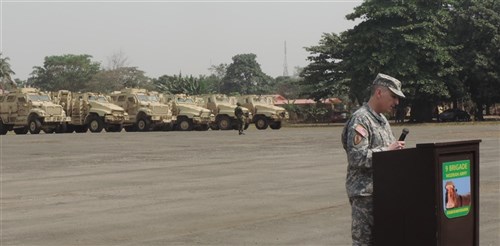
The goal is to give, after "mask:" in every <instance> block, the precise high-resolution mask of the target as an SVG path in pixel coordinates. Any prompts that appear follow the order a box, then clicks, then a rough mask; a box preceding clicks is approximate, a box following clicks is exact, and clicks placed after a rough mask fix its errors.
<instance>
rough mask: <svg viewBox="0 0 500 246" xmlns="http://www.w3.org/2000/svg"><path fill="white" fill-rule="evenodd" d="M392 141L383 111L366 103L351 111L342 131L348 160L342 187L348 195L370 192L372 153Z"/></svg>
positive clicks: (371, 183) (371, 187) (392, 136)
mask: <svg viewBox="0 0 500 246" xmlns="http://www.w3.org/2000/svg"><path fill="white" fill-rule="evenodd" d="M395 141H396V139H395V138H394V135H393V134H392V130H391V126H390V125H389V122H388V121H387V119H386V118H385V116H384V115H382V114H378V113H376V112H374V111H373V110H372V109H371V108H370V107H369V106H368V104H366V103H365V104H364V105H363V106H362V107H361V108H360V109H358V110H357V111H356V112H354V114H353V115H352V116H351V118H350V119H349V121H347V123H346V125H345V127H344V131H343V132H342V145H343V146H344V149H345V151H346V153H347V162H348V165H347V177H346V189H347V195H348V196H349V197H353V196H370V195H372V193H373V169H372V154H373V152H379V151H386V150H387V147H388V146H389V145H390V144H391V143H393V142H395Z"/></svg>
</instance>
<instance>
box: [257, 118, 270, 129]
mask: <svg viewBox="0 0 500 246" xmlns="http://www.w3.org/2000/svg"><path fill="white" fill-rule="evenodd" d="M268 126H269V123H268V122H267V119H266V118H265V117H259V118H257V120H256V121H255V128H257V129H259V130H265V129H267V127H268Z"/></svg>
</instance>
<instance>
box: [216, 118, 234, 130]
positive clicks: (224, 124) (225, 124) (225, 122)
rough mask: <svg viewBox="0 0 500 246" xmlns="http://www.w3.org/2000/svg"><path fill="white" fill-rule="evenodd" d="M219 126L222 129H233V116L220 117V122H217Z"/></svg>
mask: <svg viewBox="0 0 500 246" xmlns="http://www.w3.org/2000/svg"><path fill="white" fill-rule="evenodd" d="M217 126H218V127H219V129H221V130H231V129H233V126H232V125H231V118H229V117H228V116H222V117H220V118H219V122H218V123H217Z"/></svg>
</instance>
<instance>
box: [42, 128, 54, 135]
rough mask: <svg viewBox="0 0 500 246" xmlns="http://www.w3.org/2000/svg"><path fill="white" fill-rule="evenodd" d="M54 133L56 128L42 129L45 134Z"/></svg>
mask: <svg viewBox="0 0 500 246" xmlns="http://www.w3.org/2000/svg"><path fill="white" fill-rule="evenodd" d="M55 131H56V128H47V129H43V132H45V133H46V134H52V133H54V132H55Z"/></svg>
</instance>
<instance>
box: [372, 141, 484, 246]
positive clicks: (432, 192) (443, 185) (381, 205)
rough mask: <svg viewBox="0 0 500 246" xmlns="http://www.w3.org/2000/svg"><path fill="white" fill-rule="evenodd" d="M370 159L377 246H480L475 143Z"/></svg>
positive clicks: (433, 145) (429, 147)
mask: <svg viewBox="0 0 500 246" xmlns="http://www.w3.org/2000/svg"><path fill="white" fill-rule="evenodd" d="M480 142H481V140H470V141H459V142H447V143H428V144H417V146H416V148H408V149H403V150H397V151H385V152H377V153H374V154H373V159H372V163H373V185H374V193H373V199H374V224H375V227H374V241H375V245H384V246H385V245H450V246H451V245H453V246H455V245H467V246H469V245H479V143H480Z"/></svg>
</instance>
